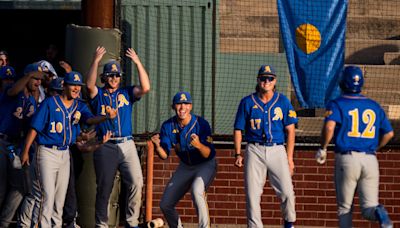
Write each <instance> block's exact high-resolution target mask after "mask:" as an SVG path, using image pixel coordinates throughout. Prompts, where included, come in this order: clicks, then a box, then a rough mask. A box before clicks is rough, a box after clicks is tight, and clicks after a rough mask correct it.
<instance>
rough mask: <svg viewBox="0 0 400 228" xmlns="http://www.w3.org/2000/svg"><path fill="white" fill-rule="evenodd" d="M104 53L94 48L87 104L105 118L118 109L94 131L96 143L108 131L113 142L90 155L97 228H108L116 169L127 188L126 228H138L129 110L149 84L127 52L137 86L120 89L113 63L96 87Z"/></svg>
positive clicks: (138, 180)
mask: <svg viewBox="0 0 400 228" xmlns="http://www.w3.org/2000/svg"><path fill="white" fill-rule="evenodd" d="M105 53H106V49H105V48H104V47H97V49H96V52H95V54H94V57H93V61H92V65H91V67H90V71H89V75H88V79H87V88H88V92H89V97H90V104H91V106H92V108H93V110H94V112H95V113H96V114H100V115H105V114H106V113H105V111H106V110H107V109H109V108H115V109H117V118H115V120H110V121H107V122H104V123H101V124H100V125H99V126H98V127H97V135H98V136H99V139H101V138H102V137H103V136H104V135H105V134H106V133H107V132H108V131H111V132H112V138H111V139H110V140H109V141H108V142H107V143H105V144H103V145H102V146H101V147H100V148H99V149H98V150H96V151H95V152H94V154H93V160H94V168H95V173H96V184H97V192H96V205H95V207H96V209H95V220H96V227H108V225H107V223H108V211H107V206H108V200H109V198H110V194H111V191H112V188H113V183H114V178H115V175H116V172H117V169H118V170H119V171H120V173H121V177H122V181H123V182H124V187H126V195H127V199H126V200H125V202H126V203H127V205H126V210H125V212H126V215H125V218H126V227H138V223H139V213H140V206H141V200H142V187H143V175H142V169H141V166H140V161H139V156H138V153H137V150H136V146H135V143H134V142H133V138H132V109H133V104H134V103H135V102H136V101H138V100H140V98H141V97H142V96H143V95H144V94H146V93H148V92H149V90H150V81H149V76H148V74H147V72H146V70H145V68H144V66H143V64H142V63H141V61H140V59H139V56H138V55H137V54H136V52H135V51H134V50H133V49H132V48H129V49H128V50H127V51H126V53H125V55H126V56H127V57H128V58H129V59H130V60H131V61H132V62H133V63H134V64H135V65H136V67H137V70H138V77H139V82H140V85H134V86H126V87H120V84H121V74H122V71H121V66H120V65H119V63H118V62H116V61H114V60H113V61H109V62H108V63H106V64H105V65H104V68H103V73H102V74H101V81H102V82H103V83H104V84H105V85H104V87H97V86H96V77H97V68H98V65H99V62H100V60H101V59H102V58H103V56H104V54H105Z"/></svg>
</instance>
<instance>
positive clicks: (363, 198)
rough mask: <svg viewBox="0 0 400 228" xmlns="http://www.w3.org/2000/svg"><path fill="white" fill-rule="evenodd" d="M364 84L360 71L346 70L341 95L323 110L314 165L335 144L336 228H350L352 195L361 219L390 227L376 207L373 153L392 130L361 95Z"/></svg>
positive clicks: (376, 177)
mask: <svg viewBox="0 0 400 228" xmlns="http://www.w3.org/2000/svg"><path fill="white" fill-rule="evenodd" d="M363 84H364V77H363V73H362V71H361V69H360V68H359V67H356V66H347V67H346V68H345V69H344V72H343V76H342V80H341V83H340V87H341V89H342V91H343V95H342V96H340V97H339V98H337V99H335V100H332V101H330V102H329V103H328V104H327V107H326V115H325V116H326V117H325V124H324V127H323V129H322V137H321V149H319V150H318V152H317V153H316V159H317V162H318V163H320V164H324V163H325V161H326V156H327V153H326V151H327V148H328V144H329V142H330V141H331V140H332V138H334V140H335V187H336V200H337V205H338V217H339V226H340V227H341V228H347V227H352V208H353V198H354V194H355V191H356V190H357V191H358V194H359V197H360V206H361V213H362V215H363V217H364V218H366V219H368V220H371V221H379V223H380V225H381V227H385V228H388V227H393V225H392V222H391V221H390V219H389V216H388V213H387V211H386V210H385V208H384V207H383V205H381V204H379V199H378V195H379V164H378V160H377V158H376V151H377V150H379V149H380V148H382V147H383V146H385V145H386V144H387V143H388V142H389V140H390V139H391V138H392V137H393V135H394V134H393V129H392V127H391V125H390V122H389V120H388V119H387V118H386V114H385V112H384V110H383V109H382V107H381V106H380V105H379V104H378V103H377V102H375V101H374V100H371V99H369V98H367V97H365V96H363V95H361V94H360V92H361V88H362V86H363Z"/></svg>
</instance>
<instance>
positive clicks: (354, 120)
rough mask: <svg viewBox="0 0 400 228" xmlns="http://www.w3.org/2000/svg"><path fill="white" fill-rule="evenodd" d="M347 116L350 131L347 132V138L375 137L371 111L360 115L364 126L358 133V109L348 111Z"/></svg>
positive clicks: (373, 119) (372, 112)
mask: <svg viewBox="0 0 400 228" xmlns="http://www.w3.org/2000/svg"><path fill="white" fill-rule="evenodd" d="M349 115H350V116H351V131H349V132H347V136H349V137H356V138H369V139H371V138H374V137H375V126H374V124H375V120H376V115H375V112H374V111H373V110H371V109H366V110H365V111H364V112H363V113H362V116H361V118H362V122H363V123H364V124H366V125H367V126H366V127H365V129H364V131H363V132H362V133H361V132H360V129H359V128H360V126H359V125H360V124H359V123H360V122H359V121H360V119H359V118H360V116H359V113H358V108H356V109H353V110H350V111H349Z"/></svg>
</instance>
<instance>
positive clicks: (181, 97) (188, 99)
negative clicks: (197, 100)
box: [172, 92, 192, 105]
mask: <svg viewBox="0 0 400 228" xmlns="http://www.w3.org/2000/svg"><path fill="white" fill-rule="evenodd" d="M183 103H184V104H192V96H190V93H188V92H178V93H176V94H175V96H174V99H173V100H172V104H173V105H176V104H183Z"/></svg>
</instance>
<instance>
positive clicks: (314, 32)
mask: <svg viewBox="0 0 400 228" xmlns="http://www.w3.org/2000/svg"><path fill="white" fill-rule="evenodd" d="M347 5H348V0H278V12H279V23H280V28H281V33H282V38H283V44H284V47H285V51H286V58H287V61H288V65H289V71H290V74H291V78H292V83H293V86H294V89H295V92H296V96H297V99H298V101H299V103H300V105H301V107H303V108H323V107H325V104H326V103H327V102H328V101H329V100H331V99H333V98H336V97H337V96H338V95H339V93H340V89H339V87H338V79H339V76H340V74H341V71H342V70H343V66H344V51H345V35H346V15H347Z"/></svg>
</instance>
